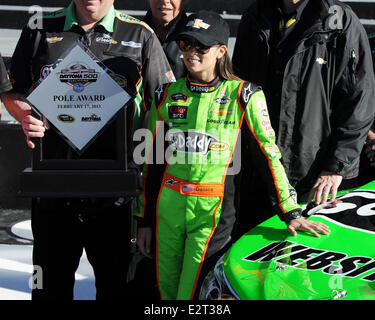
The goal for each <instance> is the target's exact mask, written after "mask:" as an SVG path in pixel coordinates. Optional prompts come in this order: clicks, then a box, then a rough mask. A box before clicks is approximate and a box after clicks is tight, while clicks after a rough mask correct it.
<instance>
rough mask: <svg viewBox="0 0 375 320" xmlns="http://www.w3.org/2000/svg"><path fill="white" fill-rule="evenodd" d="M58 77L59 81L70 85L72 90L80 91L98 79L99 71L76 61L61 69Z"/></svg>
mask: <svg viewBox="0 0 375 320" xmlns="http://www.w3.org/2000/svg"><path fill="white" fill-rule="evenodd" d="M58 77H59V80H60V82H62V83H67V84H69V85H71V86H72V87H73V91H74V92H77V93H80V92H82V91H83V90H84V89H85V87H86V86H87V85H89V84H91V83H94V82H96V81H97V80H98V78H99V73H98V72H96V71H95V69H90V68H89V67H87V65H85V64H84V63H82V62H76V63H73V64H71V65H69V66H68V67H67V68H64V69H61V72H59V73H58Z"/></svg>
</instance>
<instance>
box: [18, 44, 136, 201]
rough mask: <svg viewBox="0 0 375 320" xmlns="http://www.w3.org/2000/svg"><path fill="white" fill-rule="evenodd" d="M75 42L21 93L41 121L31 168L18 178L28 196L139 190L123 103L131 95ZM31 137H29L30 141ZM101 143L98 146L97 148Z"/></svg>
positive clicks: (95, 194)
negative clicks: (41, 130)
mask: <svg viewBox="0 0 375 320" xmlns="http://www.w3.org/2000/svg"><path fill="white" fill-rule="evenodd" d="M111 74H114V73H113V72H111V70H109V69H108V68H106V67H105V65H104V64H103V63H102V62H100V61H99V62H98V59H96V58H95V57H94V56H93V55H92V54H91V52H89V50H88V49H87V48H85V47H84V46H83V45H82V44H79V43H77V44H76V45H75V46H74V47H73V48H72V49H71V50H69V51H68V52H67V53H66V54H65V55H64V56H63V57H62V58H60V59H59V60H58V62H57V63H55V64H54V66H53V67H51V69H50V73H49V74H48V76H47V77H45V78H44V79H40V80H39V81H38V83H37V86H36V88H34V90H32V91H31V92H30V93H29V94H28V96H27V97H26V101H27V102H28V103H29V104H30V105H31V106H32V108H33V115H34V116H38V117H40V118H41V119H43V121H44V122H45V124H46V126H47V128H48V129H47V130H46V132H45V137H43V138H41V139H35V142H34V143H35V145H36V147H35V149H34V150H33V156H32V164H31V168H26V169H25V170H24V171H23V172H22V174H21V179H20V188H21V190H20V193H21V195H22V196H27V197H54V198H70V197H124V196H136V195H138V194H139V193H140V188H141V187H140V174H139V171H138V170H137V169H136V168H134V166H132V167H130V166H129V157H130V155H129V152H128V149H129V148H128V142H129V141H128V135H129V133H130V132H129V130H128V125H127V113H126V105H127V104H128V103H129V102H131V101H132V99H133V95H132V94H131V93H130V92H128V90H127V88H126V87H125V88H124V87H123V86H120V85H119V84H118V83H117V82H116V81H115V80H114V79H113V78H112V77H111ZM33 141H34V140H33ZM98 145H100V148H98Z"/></svg>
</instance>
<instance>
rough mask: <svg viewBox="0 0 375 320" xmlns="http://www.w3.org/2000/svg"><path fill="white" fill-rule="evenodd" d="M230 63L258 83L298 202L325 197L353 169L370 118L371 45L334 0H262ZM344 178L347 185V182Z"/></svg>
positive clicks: (245, 21) (251, 11)
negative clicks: (264, 96)
mask: <svg viewBox="0 0 375 320" xmlns="http://www.w3.org/2000/svg"><path fill="white" fill-rule="evenodd" d="M233 62H234V65H235V67H236V68H237V71H238V74H239V76H240V77H242V78H244V79H246V80H249V81H252V82H255V83H257V84H259V85H261V86H262V87H263V89H264V92H265V94H266V98H267V103H268V108H269V112H270V117H271V122H272V127H273V128H274V129H275V131H276V134H277V144H278V146H279V148H280V150H281V153H282V155H283V164H284V166H285V168H286V172H287V175H288V178H289V181H290V183H291V184H292V185H293V186H294V187H295V188H296V190H297V192H298V195H299V200H308V201H313V200H314V199H315V203H316V204H319V203H323V202H326V201H327V199H328V195H329V193H331V200H334V199H335V196H336V192H337V190H338V188H339V186H340V185H341V186H340V187H341V188H346V187H348V186H349V185H350V184H349V183H350V182H352V181H353V178H356V176H357V175H358V166H359V155H360V152H361V150H362V147H363V144H364V141H365V139H366V136H367V133H368V131H369V129H370V126H371V124H372V121H373V115H374V108H373V97H374V95H373V90H374V75H373V73H372V70H373V67H372V61H371V54H370V48H369V43H368V39H367V35H366V33H365V30H364V28H363V27H362V25H361V24H360V22H359V19H358V18H357V17H356V16H355V14H354V13H353V11H352V10H351V9H350V8H349V7H348V6H347V5H345V4H342V3H341V2H340V1H336V0H293V1H291V0H280V1H274V0H261V1H259V0H258V1H256V2H255V3H254V4H252V5H251V6H250V7H249V8H248V9H247V10H246V12H245V13H244V14H243V16H242V20H241V23H240V26H239V30H238V35H237V41H236V45H235V49H234V53H233ZM344 182H345V183H344Z"/></svg>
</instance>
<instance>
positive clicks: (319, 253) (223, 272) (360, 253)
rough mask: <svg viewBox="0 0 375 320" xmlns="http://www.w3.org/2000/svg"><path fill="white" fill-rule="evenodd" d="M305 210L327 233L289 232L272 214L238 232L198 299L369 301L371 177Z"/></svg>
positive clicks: (374, 213) (373, 277) (373, 227)
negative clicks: (331, 201) (333, 200)
mask: <svg viewBox="0 0 375 320" xmlns="http://www.w3.org/2000/svg"><path fill="white" fill-rule="evenodd" d="M338 198H339V199H340V200H341V201H342V202H340V203H338V204H337V206H336V207H334V208H327V209H324V208H323V209H320V210H319V207H318V208H313V209H311V210H309V211H308V210H307V209H306V210H304V213H305V216H306V218H307V219H311V220H317V221H321V222H322V223H324V224H326V225H328V226H329V228H330V230H331V232H330V234H329V235H321V237H320V238H316V237H314V236H313V235H311V234H309V233H306V232H298V234H297V236H295V237H293V236H292V235H290V234H289V233H288V232H287V230H286V228H285V223H284V222H282V221H280V220H279V218H278V217H277V216H274V217H272V218H270V219H268V220H266V221H265V222H263V223H261V224H259V225H258V226H256V227H255V228H253V229H251V230H250V231H249V232H248V233H246V234H245V235H243V236H242V237H241V238H240V239H239V240H238V241H237V242H235V243H234V245H233V246H232V247H231V248H230V249H229V250H228V251H227V252H226V254H225V255H224V256H223V257H222V258H221V259H220V260H219V261H218V262H217V264H216V266H215V268H214V269H213V270H212V271H211V272H210V273H209V274H208V275H207V277H206V279H205V281H204V283H203V285H202V287H201V292H200V299H202V300H207V299H208V300H209V299H240V300H330V299H343V300H346V299H347V300H367V299H369V300H374V299H375V245H374V244H375V181H373V182H371V183H369V184H366V185H365V186H363V187H361V188H359V189H356V190H352V191H347V192H342V193H341V195H340V196H339V197H338Z"/></svg>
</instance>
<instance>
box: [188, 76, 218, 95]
mask: <svg viewBox="0 0 375 320" xmlns="http://www.w3.org/2000/svg"><path fill="white" fill-rule="evenodd" d="M222 82H223V80H222V79H221V78H220V77H219V76H217V77H216V78H215V79H214V80H212V81H211V82H205V81H202V80H199V79H195V78H193V77H192V76H191V75H190V74H189V73H188V74H187V75H186V86H187V87H188V89H189V90H190V91H192V92H196V93H209V92H213V91H215V90H216V89H217V88H218V87H219V86H220V85H221V83H222Z"/></svg>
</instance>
